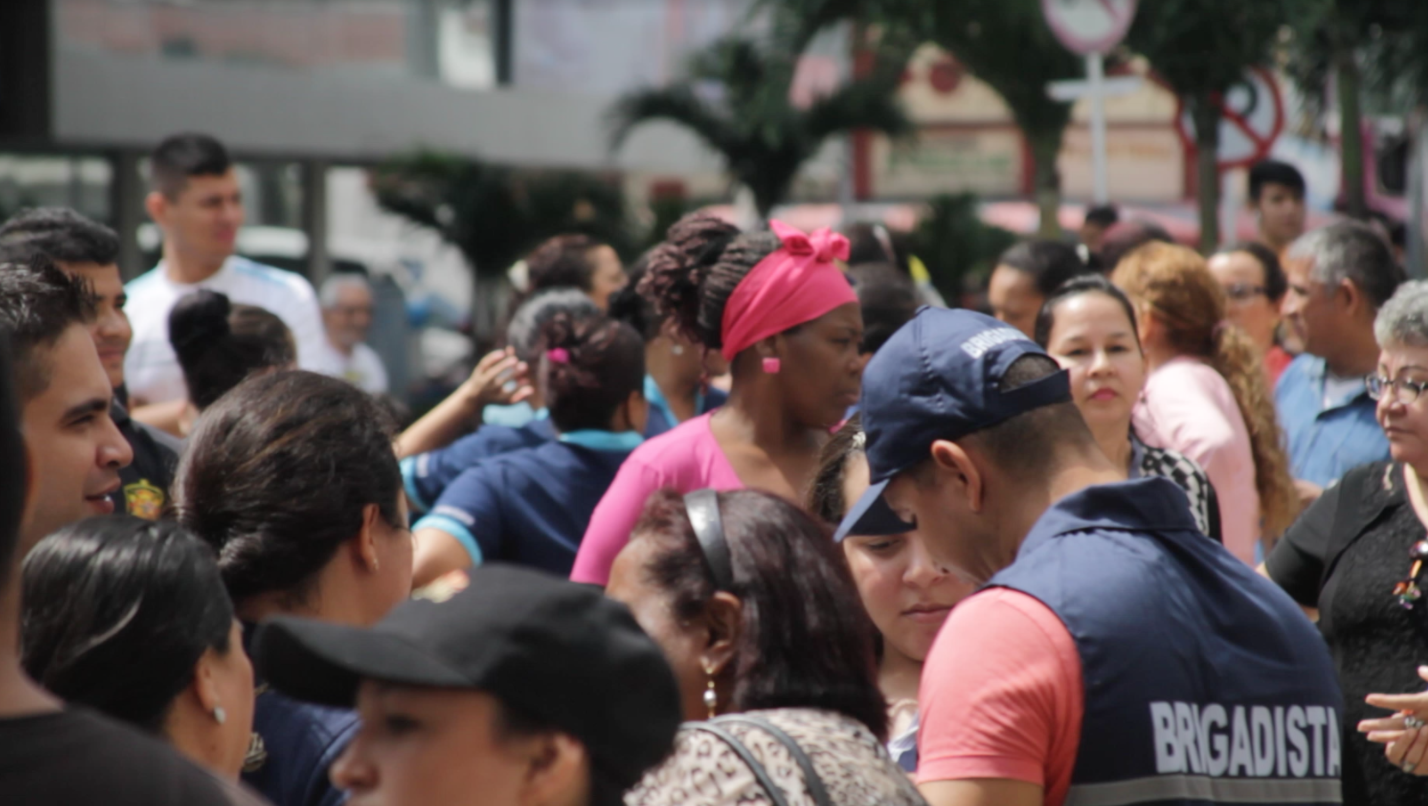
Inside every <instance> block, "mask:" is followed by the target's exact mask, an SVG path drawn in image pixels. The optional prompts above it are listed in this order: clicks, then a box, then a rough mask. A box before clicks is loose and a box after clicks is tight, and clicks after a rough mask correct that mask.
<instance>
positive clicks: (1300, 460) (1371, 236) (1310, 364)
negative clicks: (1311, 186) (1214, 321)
mask: <svg viewBox="0 0 1428 806" xmlns="http://www.w3.org/2000/svg"><path fill="white" fill-rule="evenodd" d="M1284 274H1285V277H1286V278H1287V279H1288V281H1289V291H1288V292H1287V293H1286V294H1285V295H1284V301H1283V302H1282V303H1281V304H1280V311H1281V312H1282V313H1283V315H1284V322H1285V324H1286V325H1287V326H1288V328H1289V330H1290V333H1291V334H1292V335H1293V336H1294V337H1295V338H1297V339H1299V340H1300V343H1302V344H1303V345H1304V352H1303V354H1301V355H1300V356H1299V357H1298V358H1296V359H1294V362H1293V363H1291V364H1290V365H1289V367H1288V368H1287V369H1285V370H1284V374H1283V375H1281V376H1280V378H1279V384H1278V385H1277V386H1276V387H1275V393H1274V402H1275V408H1276V409H1277V411H1278V413H1279V424H1280V426H1281V427H1283V429H1284V433H1285V435H1286V436H1287V437H1288V440H1289V462H1290V471H1291V472H1292V473H1293V474H1294V478H1295V479H1296V480H1297V481H1298V482H1299V488H1300V495H1301V497H1303V498H1304V499H1306V500H1313V499H1314V498H1316V497H1317V496H1318V494H1319V492H1320V491H1321V488H1323V487H1327V486H1329V485H1330V484H1332V483H1334V482H1336V481H1338V480H1339V477H1341V476H1343V475H1344V473H1346V472H1348V471H1349V470H1350V469H1352V468H1354V467H1357V466H1359V465H1362V464H1367V463H1369V462H1378V461H1382V460H1384V459H1387V458H1388V439H1387V438H1385V437H1384V435H1383V429H1382V428H1380V427H1379V425H1378V420H1377V419H1376V417H1375V409H1376V404H1375V403H1374V401H1373V400H1372V399H1370V398H1369V394H1368V388H1367V386H1366V385H1365V383H1364V376H1366V375H1367V374H1368V373H1370V372H1372V371H1373V370H1374V368H1375V367H1376V366H1378V353H1379V348H1378V341H1377V340H1376V339H1374V335H1373V321H1374V317H1375V316H1377V315H1378V309H1379V308H1380V307H1381V306H1382V305H1383V304H1384V303H1385V302H1387V301H1388V298H1389V297H1391V296H1393V292H1394V290H1395V289H1397V288H1398V285H1399V283H1401V282H1402V281H1403V279H1404V277H1403V271H1402V269H1400V268H1399V266H1398V263H1397V262H1395V261H1394V259H1393V253H1392V252H1391V251H1390V250H1389V248H1388V244H1386V243H1384V240H1383V239H1382V238H1381V237H1379V235H1378V233H1376V232H1374V231H1373V230H1372V229H1370V228H1369V227H1367V226H1365V225H1363V224H1359V223H1357V222H1352V221H1343V222H1339V223H1336V224H1332V225H1330V226H1327V227H1324V228H1323V229H1318V230H1315V231H1313V232H1311V233H1309V234H1308V235H1305V236H1303V237H1301V238H1300V239H1299V240H1297V241H1295V242H1294V244H1293V245H1292V246H1291V247H1289V250H1288V252H1287V253H1286V259H1285V261H1284Z"/></svg>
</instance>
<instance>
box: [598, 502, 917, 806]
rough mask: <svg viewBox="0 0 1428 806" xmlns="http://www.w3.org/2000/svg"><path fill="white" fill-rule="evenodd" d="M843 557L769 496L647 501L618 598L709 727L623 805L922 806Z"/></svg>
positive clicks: (691, 734) (619, 573) (687, 739)
mask: <svg viewBox="0 0 1428 806" xmlns="http://www.w3.org/2000/svg"><path fill="white" fill-rule="evenodd" d="M839 554H840V549H839V547H838V546H837V545H836V544H834V543H833V541H832V540H830V539H829V536H828V533H827V531H826V530H825V529H824V528H823V527H822V526H820V525H819V524H818V523H817V522H815V521H814V520H813V518H812V517H810V516H809V515H808V514H807V513H805V512H804V511H803V510H801V509H799V508H798V507H797V506H795V505H793V504H792V503H789V502H788V501H785V500H783V499H782V498H779V497H777V496H774V495H770V494H768V493H763V492H756V491H753V490H739V491H735V492H728V493H715V492H714V491H713V490H697V491H695V492H692V493H689V494H688V495H686V496H680V495H679V494H677V493H674V492H672V491H668V490H666V491H662V492H660V493H657V494H656V495H655V496H653V497H652V498H651V499H650V501H649V503H648V505H647V506H646V507H645V509H644V514H643V516H642V517H641V518H640V521H639V524H638V525H637V526H636V527H635V531H634V534H633V535H632V536H631V538H630V542H629V543H628V544H627V545H626V547H625V548H624V549H623V550H622V551H621V552H620V554H619V556H618V557H617V558H616V559H615V564H614V567H613V568H612V569H611V573H610V585H609V588H608V591H607V592H608V594H609V596H610V597H611V598H614V599H617V600H619V601H622V602H625V603H626V604H628V605H629V606H630V609H631V611H632V612H633V613H634V615H635V618H636V619H637V620H638V621H639V622H640V626H642V627H644V628H645V631H646V632H648V633H649V634H650V635H651V636H652V637H654V639H655V640H656V641H658V642H659V644H660V647H661V648H662V649H664V652H665V655H666V657H668V658H669V661H670V664H671V665H672V666H673V667H674V671H675V676H676V677H677V678H678V680H679V688H680V695H681V698H682V700H683V703H684V717H685V719H686V720H705V719H706V718H707V721H703V722H695V723H693V724H690V725H687V726H686V729H685V730H684V731H683V732H682V733H681V734H680V736H679V739H678V740H677V742H676V745H675V752H674V755H673V756H671V757H670V758H669V760H668V761H666V762H665V763H664V764H662V765H660V767H658V768H657V769H655V770H654V771H652V772H650V773H649V775H647V776H645V778H644V780H643V781H641V782H640V784H639V786H637V787H635V788H634V789H632V790H631V791H630V793H629V794H628V795H627V796H626V798H625V803H626V804H628V805H629V806H676V804H679V805H680V806H725V805H726V804H727V805H729V806H732V804H784V803H788V804H795V803H796V804H803V803H809V802H812V803H814V804H817V806H853V804H871V803H877V804H886V805H887V806H914V804H922V798H921V797H919V796H918V794H917V789H916V788H915V787H914V786H913V784H912V781H911V779H909V778H908V776H907V775H906V773H904V772H903V771H902V770H901V769H900V768H899V767H898V766H897V764H895V763H894V762H893V760H892V758H891V757H890V756H889V755H888V751H887V749H886V748H885V747H884V746H883V741H884V740H885V739H886V735H887V731H888V714H887V703H886V701H885V700H884V699H883V695H882V693H881V692H880V691H879V689H878V682H877V672H876V670H875V668H874V663H873V630H872V625H871V624H870V623H869V621H868V619H867V616H866V614H865V613H864V612H863V609H862V607H860V606H859V601H858V593H857V590H856V588H854V586H853V581H852V579H851V578H850V576H849V573H848V567H847V565H846V563H845V562H844V561H843V559H842V558H841V557H840V556H839ZM789 569H798V570H797V572H796V573H790V572H789ZM721 715H722V716H721ZM804 791H807V792H808V793H809V796H810V799H809V800H805V799H804V798H803V795H802V793H803V792H804Z"/></svg>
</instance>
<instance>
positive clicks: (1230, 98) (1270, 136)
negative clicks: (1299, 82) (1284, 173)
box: [1175, 67, 1284, 171]
mask: <svg viewBox="0 0 1428 806" xmlns="http://www.w3.org/2000/svg"><path fill="white" fill-rule="evenodd" d="M1219 106H1220V148H1219V151H1218V153H1217V159H1216V161H1217V162H1218V163H1219V166H1220V170H1222V171H1223V170H1227V169H1229V168H1242V167H1246V166H1249V165H1252V164H1254V163H1256V162H1259V161H1260V160H1262V159H1264V158H1265V157H1267V156H1269V151H1270V148H1271V147H1273V145H1274V141H1275V139H1276V138H1278V137H1279V134H1280V132H1281V131H1283V130H1284V99H1283V98H1282V97H1280V94H1279V85H1278V84H1276V83H1275V81H1274V76H1273V75H1271V74H1270V73H1269V71H1268V70H1264V69H1261V68H1258V67H1256V68H1251V69H1250V70H1249V72H1247V73H1245V78H1244V81H1242V82H1240V83H1239V84H1236V85H1235V86H1234V87H1231V88H1230V91H1229V92H1227V93H1225V95H1224V97H1223V98H1221V99H1220V100H1219ZM1175 120H1176V124H1177V125H1176V129H1177V130H1178V131H1179V133H1180V138H1181V140H1183V141H1184V143H1185V146H1186V148H1193V147H1194V145H1195V123H1194V121H1193V120H1191V118H1190V112H1189V110H1187V109H1186V108H1185V101H1184V99H1181V101H1180V112H1179V114H1178V115H1176V116H1175Z"/></svg>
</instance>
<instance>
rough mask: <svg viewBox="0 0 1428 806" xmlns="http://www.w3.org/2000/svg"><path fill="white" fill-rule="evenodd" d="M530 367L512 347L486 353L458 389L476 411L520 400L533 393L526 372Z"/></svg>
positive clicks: (533, 390)
mask: <svg viewBox="0 0 1428 806" xmlns="http://www.w3.org/2000/svg"><path fill="white" fill-rule="evenodd" d="M529 372H530V367H529V366H527V365H526V363H525V362H524V361H522V360H520V359H519V358H516V353H515V351H514V350H512V349H511V348H509V347H507V348H506V349H504V350H493V351H491V352H489V353H487V354H486V355H485V356H484V357H483V358H482V359H481V360H480V361H479V362H477V364H476V368H475V369H473V370H471V377H469V378H467V379H466V380H465V381H463V382H462V383H461V387H460V388H459V389H458V390H457V393H458V394H460V395H461V396H462V397H463V398H464V399H465V400H466V401H467V404H468V405H469V406H471V407H472V408H473V409H475V410H476V411H480V410H481V409H483V408H485V407H486V406H490V405H498V406H504V405H510V404H513V403H519V402H521V401H522V400H525V399H527V398H529V397H530V396H531V395H532V394H534V393H535V389H533V388H532V387H531V385H530V381H529V379H528V378H527V375H528V374H529Z"/></svg>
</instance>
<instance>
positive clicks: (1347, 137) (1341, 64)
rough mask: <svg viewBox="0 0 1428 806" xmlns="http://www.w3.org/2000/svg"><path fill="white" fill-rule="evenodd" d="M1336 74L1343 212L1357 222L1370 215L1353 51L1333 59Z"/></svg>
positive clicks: (1356, 73) (1337, 55)
mask: <svg viewBox="0 0 1428 806" xmlns="http://www.w3.org/2000/svg"><path fill="white" fill-rule="evenodd" d="M1334 73H1335V76H1336V78H1337V80H1338V87H1339V92H1338V95H1339V161H1340V171H1341V174H1340V176H1341V177H1342V179H1341V184H1342V186H1343V190H1344V211H1345V212H1347V213H1348V214H1349V215H1350V216H1352V217H1354V218H1359V219H1361V218H1364V217H1365V216H1367V215H1368V204H1367V203H1366V202H1365V201H1364V141H1363V130H1362V129H1361V128H1359V121H1360V116H1361V112H1360V101H1359V84H1360V82H1359V66H1358V63H1357V62H1356V61H1355V60H1354V51H1353V49H1352V48H1347V47H1346V48H1341V49H1340V50H1339V52H1338V53H1337V54H1336V55H1335V57H1334Z"/></svg>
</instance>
